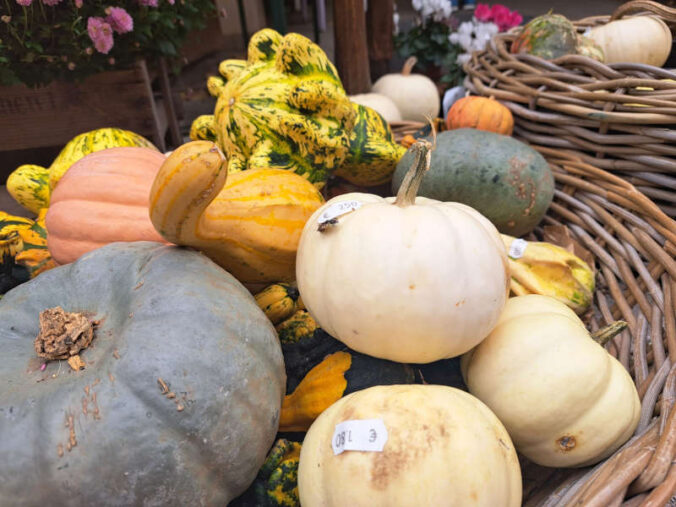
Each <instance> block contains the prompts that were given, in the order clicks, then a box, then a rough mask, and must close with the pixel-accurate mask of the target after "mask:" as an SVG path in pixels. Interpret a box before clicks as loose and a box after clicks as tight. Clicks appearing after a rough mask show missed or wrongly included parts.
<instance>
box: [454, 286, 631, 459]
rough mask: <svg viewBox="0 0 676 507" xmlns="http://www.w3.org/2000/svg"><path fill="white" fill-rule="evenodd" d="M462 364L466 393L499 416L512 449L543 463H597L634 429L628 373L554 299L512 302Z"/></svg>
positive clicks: (525, 298) (531, 297)
mask: <svg viewBox="0 0 676 507" xmlns="http://www.w3.org/2000/svg"><path fill="white" fill-rule="evenodd" d="M462 366H463V373H464V377H465V381H466V382H467V386H468V387H469V390H470V392H471V393H472V394H473V395H475V396H476V397H477V398H479V399H480V400H481V401H483V402H484V403H485V404H486V405H488V406H489V407H490V408H491V410H493V412H495V414H496V415H497V416H498V417H499V418H500V420H501V421H502V423H503V424H504V425H505V427H506V428H507V431H508V432H509V434H510V436H511V437H512V440H513V441H514V444H515V445H516V448H517V450H518V451H519V452H520V453H522V454H523V455H524V456H526V457H527V458H528V459H530V460H531V461H534V462H535V463H538V464H540V465H544V466H550V467H574V466H587V465H591V464H593V463H596V462H598V461H600V460H602V459H603V458H605V457H607V456H609V455H610V454H612V453H613V452H614V451H615V450H616V449H617V448H619V447H620V446H621V445H622V444H623V443H624V442H626V441H627V440H628V439H629V437H630V436H631V435H632V434H633V433H634V430H635V429H636V426H637V425H638V420H639V415H640V408H641V403H640V401H639V397H638V393H637V392H636V387H635V386H634V382H633V381H632V379H631V377H630V376H629V373H628V372H627V371H626V370H625V369H624V367H623V366H622V364H621V363H620V362H619V361H617V360H616V359H615V358H614V357H612V356H611V355H610V354H608V352H606V350H605V349H604V348H603V347H601V346H600V345H599V344H598V343H596V342H595V341H594V340H592V339H591V337H590V336H589V333H588V332H587V330H586V329H585V328H584V325H583V324H582V321H580V319H579V318H578V317H577V315H575V313H574V312H573V311H572V310H571V309H570V308H568V307H567V306H566V305H565V304H563V303H561V302H559V301H557V300H556V299H554V298H550V297H547V296H540V295H537V294H535V295H529V296H520V297H516V298H512V299H510V300H509V301H508V302H507V305H506V306H505V311H504V312H503V314H502V315H501V316H500V321H499V322H498V325H497V326H496V327H495V329H494V330H493V331H492V332H491V333H490V335H489V336H488V337H487V338H486V339H485V340H484V341H483V342H481V344H480V345H479V346H477V347H476V348H475V349H474V350H472V351H471V352H469V353H468V354H467V355H466V356H465V357H463V359H462Z"/></svg>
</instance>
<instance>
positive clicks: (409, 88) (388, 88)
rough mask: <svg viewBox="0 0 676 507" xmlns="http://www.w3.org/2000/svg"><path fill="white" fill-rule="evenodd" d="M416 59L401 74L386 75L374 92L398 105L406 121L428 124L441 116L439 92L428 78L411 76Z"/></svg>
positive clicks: (375, 85) (407, 62)
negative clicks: (428, 121) (428, 120)
mask: <svg viewBox="0 0 676 507" xmlns="http://www.w3.org/2000/svg"><path fill="white" fill-rule="evenodd" d="M415 64H416V58H415V57H414V56H412V57H411V58H409V59H408V60H406V63H405V64H404V68H403V69H402V71H401V73H399V74H386V75H384V76H382V77H381V78H380V79H378V81H376V82H375V84H374V85H373V88H372V90H371V91H372V92H375V93H380V94H382V95H386V96H388V97H389V98H391V99H392V101H393V102H394V103H395V104H396V105H397V108H398V109H399V112H400V113H401V117H402V119H403V120H405V121H422V122H426V121H427V119H428V118H436V117H437V116H438V115H439V106H440V104H441V101H440V99H439V90H438V89H437V85H435V84H434V81H432V80H431V79H430V78H428V77H427V76H423V75H422V74H411V70H412V69H413V66H414V65H415Z"/></svg>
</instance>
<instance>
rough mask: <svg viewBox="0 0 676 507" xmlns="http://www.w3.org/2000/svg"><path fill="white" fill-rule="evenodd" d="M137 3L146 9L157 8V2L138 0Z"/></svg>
mask: <svg viewBox="0 0 676 507" xmlns="http://www.w3.org/2000/svg"><path fill="white" fill-rule="evenodd" d="M138 3H139V4H140V5H145V6H146V7H157V0H138Z"/></svg>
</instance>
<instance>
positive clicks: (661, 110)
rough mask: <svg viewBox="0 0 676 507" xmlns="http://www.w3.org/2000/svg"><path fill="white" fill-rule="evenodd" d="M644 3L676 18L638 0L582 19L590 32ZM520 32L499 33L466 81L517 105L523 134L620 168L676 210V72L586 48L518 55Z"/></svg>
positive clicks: (668, 16) (670, 17)
mask: <svg viewBox="0 0 676 507" xmlns="http://www.w3.org/2000/svg"><path fill="white" fill-rule="evenodd" d="M637 10H641V11H650V12H651V13H654V14H656V15H659V16H660V17H661V18H662V19H663V20H665V21H666V22H669V23H672V25H673V23H674V22H676V9H670V8H668V7H666V6H663V5H660V4H658V3H656V2H650V1H645V0H638V1H635V2H629V3H627V4H624V5H622V6H621V7H620V8H619V9H618V10H617V11H616V12H615V13H614V14H613V15H612V16H611V17H608V16H597V17H592V18H585V19H582V20H580V21H577V22H575V25H576V27H577V28H578V29H579V31H580V32H582V31H584V30H585V29H586V28H587V27H590V26H595V25H599V24H603V23H606V22H608V21H609V19H610V20H612V19H617V18H620V17H622V16H624V15H626V14H628V13H633V12H636V11H637ZM514 38H515V35H514V34H513V33H511V34H499V35H497V36H495V37H494V38H493V40H492V41H491V43H490V44H489V45H488V47H487V49H486V50H484V51H481V52H476V53H474V54H473V55H472V59H471V60H470V61H469V62H467V63H466V64H465V66H464V70H465V72H466V73H467V77H466V79H465V87H466V88H467V89H469V90H470V91H471V92H472V93H474V94H477V95H483V96H486V97H489V96H493V97H495V98H496V99H498V100H500V101H502V102H503V103H504V104H505V105H506V106H507V107H509V109H510V110H511V111H512V113H513V114H514V120H515V128H514V135H515V137H517V138H521V139H523V140H526V141H528V142H530V143H533V144H538V145H543V146H550V147H553V148H561V149H565V150H572V151H575V152H576V153H577V154H578V155H579V156H580V157H581V158H582V159H583V160H584V161H585V162H588V163H590V164H593V165H595V166H596V167H599V168H602V169H605V170H607V171H612V172H615V171H618V172H620V173H622V175H623V177H625V178H627V180H628V181H631V182H632V183H634V184H635V185H636V186H637V188H638V189H639V190H641V191H642V192H643V193H644V194H645V195H647V196H650V197H651V198H652V199H653V200H654V201H655V202H657V203H658V204H659V205H660V206H661V207H662V209H663V210H664V211H665V212H666V213H667V214H669V215H670V216H672V217H673V216H676V72H673V71H669V70H666V69H661V68H657V67H652V66H648V65H640V64H622V63H616V64H611V65H604V64H602V63H599V62H597V61H596V60H593V59H591V58H587V57H584V56H578V55H567V56H563V57H560V58H558V59H556V60H551V61H548V60H544V59H542V58H539V57H536V56H532V55H528V54H517V55H513V54H511V53H510V52H509V48H510V45H511V42H512V40H513V39H514ZM669 79H671V80H674V82H672V81H667V80H669Z"/></svg>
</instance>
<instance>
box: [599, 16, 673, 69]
mask: <svg viewBox="0 0 676 507" xmlns="http://www.w3.org/2000/svg"><path fill="white" fill-rule="evenodd" d="M586 36H587V37H588V38H590V39H592V40H593V41H594V42H596V44H598V45H599V47H600V48H601V50H602V51H603V53H604V55H605V62H606V63H643V64H646V65H654V66H655V67H661V66H662V65H664V64H665V63H666V61H667V58H669V54H670V53H671V48H672V37H671V30H670V29H669V27H668V26H667V25H666V23H665V22H664V21H662V20H661V19H660V18H658V17H654V16H634V17H631V18H626V19H618V20H616V21H611V22H610V23H606V24H605V25H601V26H597V27H594V28H592V29H591V30H589V32H588V33H586Z"/></svg>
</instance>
